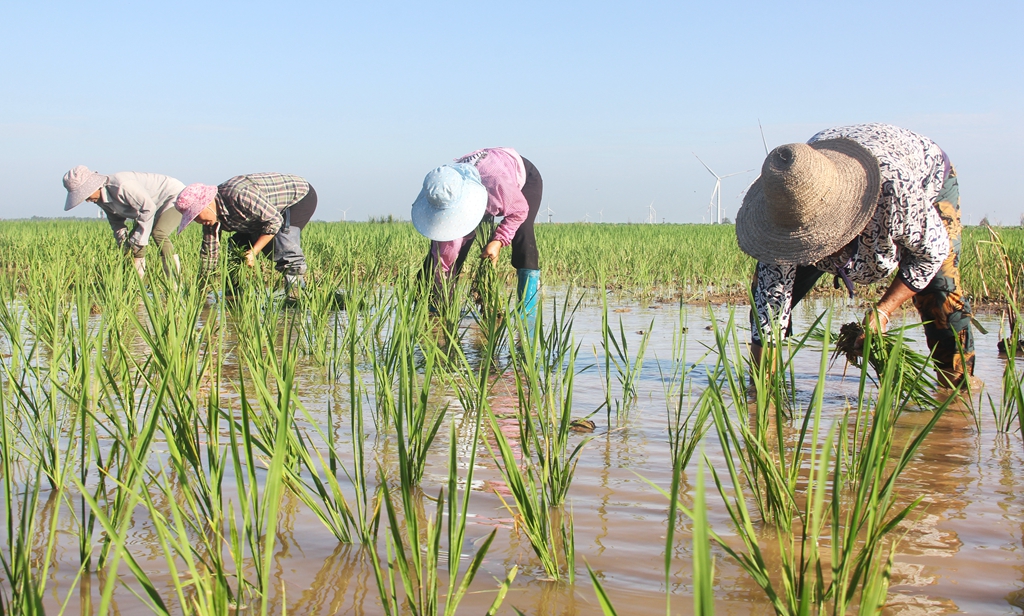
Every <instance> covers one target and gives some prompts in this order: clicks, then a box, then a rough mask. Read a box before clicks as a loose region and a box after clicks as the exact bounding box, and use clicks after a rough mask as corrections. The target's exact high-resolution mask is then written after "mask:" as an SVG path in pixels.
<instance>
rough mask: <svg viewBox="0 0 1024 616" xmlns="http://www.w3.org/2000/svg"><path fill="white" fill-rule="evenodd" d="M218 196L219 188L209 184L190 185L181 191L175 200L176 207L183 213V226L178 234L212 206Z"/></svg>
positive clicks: (179, 227) (179, 226)
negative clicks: (200, 213) (211, 203)
mask: <svg viewBox="0 0 1024 616" xmlns="http://www.w3.org/2000/svg"><path fill="white" fill-rule="evenodd" d="M216 196H217V187H216V186H210V185H209V184H189V185H188V186H186V187H185V188H183V189H181V192H180V193H178V198H177V199H175V200H174V207H176V208H177V209H178V211H179V212H181V224H180V225H178V233H181V232H182V231H184V230H185V227H187V226H188V225H189V223H190V222H192V221H193V220H195V219H196V216H199V212H202V211H203V210H205V209H206V207H207V206H209V205H210V202H211V201H213V199H214V198H215V197H216Z"/></svg>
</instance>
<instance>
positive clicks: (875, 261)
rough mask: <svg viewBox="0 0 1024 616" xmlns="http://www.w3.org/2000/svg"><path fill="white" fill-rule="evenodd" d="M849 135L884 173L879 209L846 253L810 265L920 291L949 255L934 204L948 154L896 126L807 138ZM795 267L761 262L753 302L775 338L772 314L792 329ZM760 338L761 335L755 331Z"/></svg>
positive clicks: (850, 128)
mask: <svg viewBox="0 0 1024 616" xmlns="http://www.w3.org/2000/svg"><path fill="white" fill-rule="evenodd" d="M843 137H845V138H847V139H851V140H853V141H856V142H857V143H859V144H860V145H862V146H864V147H865V148H867V149H868V150H870V151H871V153H872V154H874V155H875V158H877V159H878V167H879V171H880V173H881V183H882V187H881V194H880V196H879V201H878V207H877V208H876V209H875V213H874V215H873V216H872V218H871V220H870V222H868V225H867V226H866V227H865V228H864V230H863V231H861V232H860V234H859V235H858V236H857V237H856V238H854V240H853V241H852V242H850V243H849V244H847V245H846V246H845V247H843V248H842V249H841V250H840V251H839V252H837V253H835V254H833V255H830V256H828V257H825V258H824V259H822V260H820V261H818V262H817V263H812V264H807V265H813V266H814V267H816V268H818V269H820V270H822V271H824V272H828V273H832V274H836V275H839V276H842V275H844V274H845V277H846V278H847V279H849V280H850V281H851V282H853V283H860V284H871V283H875V282H880V281H882V280H885V279H887V278H889V277H890V276H891V275H892V274H893V272H896V271H897V270H898V271H899V274H898V277H899V279H900V280H901V281H903V283H904V284H906V285H907V286H908V287H910V288H911V289H912V290H913V291H914V292H920V291H922V290H924V288H925V287H926V286H928V283H929V282H931V280H932V278H933V277H934V276H935V273H936V272H938V271H939V267H940V266H941V265H942V262H943V261H944V260H945V259H946V257H947V256H948V255H949V234H948V233H947V232H946V227H945V225H943V223H942V219H941V218H940V217H939V213H938V211H937V210H936V209H935V207H934V203H935V200H936V197H937V196H938V194H939V192H940V191H941V190H942V186H943V183H944V182H945V178H946V176H947V175H948V174H949V170H950V165H949V159H948V158H946V155H945V153H943V151H942V150H941V149H940V148H939V146H938V145H936V144H935V142H934V141H932V140H931V139H928V138H927V137H923V136H921V135H918V134H917V133H914V132H911V131H909V130H907V129H905V128H899V127H897V126H891V125H889V124H858V125H855V126H842V127H838V128H830V129H827V130H823V131H821V132H820V133H818V134H817V135H815V136H813V137H811V138H810V140H809V141H808V143H814V142H815V141H822V140H825V139H837V138H843ZM796 268H797V266H796V265H771V264H768V263H763V262H759V263H758V264H757V273H756V276H757V289H756V290H755V292H754V306H755V308H756V310H757V317H758V320H759V321H760V324H761V329H762V331H764V332H765V333H766V335H770V332H771V327H770V325H769V315H774V316H775V318H777V319H778V321H779V328H780V331H782V332H785V331H786V330H787V328H788V327H789V319H790V312H791V309H792V300H793V282H794V281H795V279H796ZM751 334H752V337H753V340H754V342H755V343H758V344H760V343H761V337H760V336H759V334H758V332H757V328H754V329H753V331H752V332H751Z"/></svg>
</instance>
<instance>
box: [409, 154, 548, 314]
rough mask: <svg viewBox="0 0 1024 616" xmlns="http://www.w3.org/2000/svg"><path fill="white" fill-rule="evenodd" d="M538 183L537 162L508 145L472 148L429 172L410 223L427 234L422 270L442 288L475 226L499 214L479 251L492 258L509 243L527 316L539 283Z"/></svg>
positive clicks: (459, 261)
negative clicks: (536, 225) (534, 229)
mask: <svg viewBox="0 0 1024 616" xmlns="http://www.w3.org/2000/svg"><path fill="white" fill-rule="evenodd" d="M543 189H544V182H543V180H541V177H540V173H539V172H538V171H537V168H536V167H534V166H533V163H531V162H530V161H528V160H526V159H525V158H523V157H522V156H520V155H519V153H518V152H516V151H515V150H513V149H512V148H487V149H484V150H477V151H475V152H473V153H471V154H467V155H466V156H463V157H462V158H457V159H455V163H454V164H449V165H444V166H441V167H438V168H437V169H434V170H433V171H431V172H430V173H428V174H427V177H426V178H425V179H424V180H423V190H421V191H420V194H419V196H418V197H416V201H415V202H413V204H412V222H413V225H414V226H415V227H416V230H417V231H419V232H420V233H422V234H423V235H425V236H426V237H427V238H429V239H430V240H432V241H431V243H430V253H429V254H428V255H427V258H426V261H425V262H424V264H423V267H424V271H426V272H428V273H433V274H434V276H435V281H436V284H437V287H438V288H443V287H444V285H445V284H446V283H448V282H450V281H451V279H452V278H454V277H457V276H458V275H459V272H460V271H462V265H463V263H465V261H466V257H467V256H468V255H469V251H470V248H471V247H472V245H473V238H474V237H475V236H476V230H477V227H479V226H480V225H481V224H483V223H485V222H487V223H490V222H493V220H494V217H495V216H503V217H504V218H503V219H502V221H501V222H500V223H499V224H498V226H497V228H496V229H495V230H494V234H493V235H492V236H491V239H490V241H489V242H488V243H487V245H486V246H484V249H483V251H482V252H481V254H480V257H481V258H488V259H490V260H491V262H492V263H497V262H498V253H499V252H500V250H501V248H502V246H509V245H511V246H512V266H513V267H514V268H516V274H517V278H518V284H517V285H516V288H517V292H518V297H519V302H520V304H521V309H522V312H521V314H523V316H525V317H527V318H532V317H533V316H534V315H535V314H536V309H537V288H538V286H539V284H540V266H539V264H538V255H537V239H536V238H535V237H534V233H533V223H534V220H535V219H536V218H537V212H538V211H540V200H541V194H542V192H543Z"/></svg>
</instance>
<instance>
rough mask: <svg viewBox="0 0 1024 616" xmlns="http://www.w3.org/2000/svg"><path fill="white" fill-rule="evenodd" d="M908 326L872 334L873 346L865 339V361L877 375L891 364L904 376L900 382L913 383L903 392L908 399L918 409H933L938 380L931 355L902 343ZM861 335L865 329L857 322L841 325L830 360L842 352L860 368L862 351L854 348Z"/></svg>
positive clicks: (864, 333)
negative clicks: (885, 332) (933, 374)
mask: <svg viewBox="0 0 1024 616" xmlns="http://www.w3.org/2000/svg"><path fill="white" fill-rule="evenodd" d="M910 327H914V326H907V327H902V328H897V329H894V330H891V331H890V332H888V333H887V334H886V335H884V336H875V338H876V340H875V344H873V345H870V346H868V345H867V343H866V342H865V343H864V348H865V349H870V353H869V354H867V363H868V364H870V365H871V367H872V369H874V371H875V374H876V375H878V374H881V373H882V372H884V371H885V369H886V367H887V366H888V365H889V364H892V365H893V366H894V367H895V369H896V370H897V373H898V374H900V375H901V376H903V375H905V376H906V378H901V379H900V382H901V383H904V384H906V385H908V386H911V385H912V386H913V387H912V388H908V389H907V390H906V391H904V392H903V395H904V396H905V397H906V399H907V402H909V403H913V404H914V405H915V406H917V407H918V408H920V409H934V408H935V406H936V404H937V403H936V401H935V397H934V392H935V389H936V388H937V387H938V382H937V381H936V380H935V378H934V377H933V376H932V375H931V372H932V368H933V366H932V362H931V358H930V357H929V356H927V355H922V354H921V353H918V352H916V351H914V350H912V349H911V348H910V347H908V346H907V345H906V344H905V343H904V341H903V336H904V333H905V332H906V331H907V329H909V328H910ZM862 336H866V332H865V330H864V327H863V326H862V325H861V324H860V323H857V322H855V321H854V322H851V323H847V324H845V325H843V326H842V327H841V328H840V330H839V335H838V336H836V337H835V338H834V339H835V341H836V345H835V351H834V352H833V355H832V358H833V360H834V359H835V358H836V357H838V356H839V355H843V356H845V357H846V361H848V362H849V363H851V364H853V365H854V366H858V367H859V366H860V363H861V354H862V350H861V349H860V348H858V347H857V343H858V340H860V339H861V337H862Z"/></svg>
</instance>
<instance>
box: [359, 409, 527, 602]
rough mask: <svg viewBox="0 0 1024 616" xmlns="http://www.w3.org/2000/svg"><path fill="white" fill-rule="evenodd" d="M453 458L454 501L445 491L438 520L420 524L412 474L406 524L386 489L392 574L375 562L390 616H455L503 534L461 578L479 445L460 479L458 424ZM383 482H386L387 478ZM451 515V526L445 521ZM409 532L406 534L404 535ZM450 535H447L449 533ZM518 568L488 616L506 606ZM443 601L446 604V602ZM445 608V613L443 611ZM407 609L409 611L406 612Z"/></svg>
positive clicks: (403, 483) (404, 483) (405, 483)
mask: <svg viewBox="0 0 1024 616" xmlns="http://www.w3.org/2000/svg"><path fill="white" fill-rule="evenodd" d="M480 418H481V414H480V413H477V414H476V420H475V421H474V427H473V433H472V442H473V443H477V442H479V437H480V423H481V422H480ZM449 437H450V440H449V456H448V499H447V501H446V500H445V493H444V489H441V491H440V492H439V493H438V496H437V501H436V502H437V507H436V510H435V513H434V516H432V517H428V518H427V519H426V520H425V521H422V522H421V520H420V513H419V502H418V500H419V499H417V498H416V495H417V492H416V491H415V486H414V484H411V483H409V479H410V477H409V476H408V473H402V474H401V477H400V483H399V491H400V492H401V504H402V514H403V520H402V521H401V522H400V521H399V518H398V513H397V507H396V506H395V504H394V502H393V499H392V497H391V494H390V491H388V490H384V493H383V496H384V504H385V510H386V511H387V515H388V527H389V531H390V532H389V533H388V534H386V536H385V542H386V547H387V554H388V568H387V569H388V571H385V570H384V567H382V566H381V565H380V563H379V561H378V560H376V559H375V560H374V564H375V567H374V572H375V575H376V577H377V584H378V588H379V589H381V592H382V596H381V598H382V603H383V605H384V608H385V613H387V614H397V613H403V612H406V611H408V612H411V613H413V614H417V615H424V616H427V615H431V616H432V615H436V614H442V613H443V614H445V616H453V615H454V614H455V613H456V611H457V609H458V606H459V604H460V603H461V602H462V599H463V598H465V596H466V593H467V592H468V590H469V585H470V584H471V583H472V582H473V579H474V578H475V577H476V574H477V573H478V572H479V570H480V566H481V565H482V564H483V560H484V557H485V556H486V555H487V551H488V549H490V546H491V542H492V541H493V540H494V537H495V535H496V534H497V530H492V531H491V533H490V534H489V535H488V536H487V538H486V539H485V540H484V541H483V543H481V544H480V547H479V548H478V549H477V551H476V554H474V555H473V557H472V558H471V559H470V562H469V565H468V568H467V569H466V571H465V573H464V574H463V575H462V578H461V579H460V578H459V570H460V563H461V561H462V552H463V549H464V547H465V538H466V523H467V520H468V515H469V499H470V494H471V490H470V486H471V485H472V482H473V471H474V469H475V466H476V446H475V445H474V446H473V447H470V448H469V450H470V454H469V460H468V461H467V464H466V468H467V469H468V470H467V475H466V477H465V479H461V480H460V478H459V475H458V468H459V456H458V448H459V440H458V435H457V433H456V429H455V424H454V423H452V424H451V427H450V433H449ZM382 482H383V477H382ZM460 484H462V485H464V486H465V496H464V497H463V498H462V499H461V502H460V499H459V498H458V496H457V495H458V492H459V485H460ZM446 514H447V519H448V521H447V524H446V525H445V524H444V523H443V522H442V518H444V517H445V515H446ZM403 529H404V532H403ZM445 531H447V532H445ZM443 534H446V536H447V549H445V548H442V544H441V537H442V535H443ZM444 562H447V564H448V566H447V568H448V579H447V586H446V589H445V592H444V593H443V595H442V592H441V586H442V567H443V563H444ZM517 571H518V567H513V568H512V569H511V570H510V571H509V573H508V575H507V576H506V578H505V580H504V581H503V582H502V583H501V584H500V585H499V588H498V591H497V595H496V597H495V600H494V602H493V603H492V604H491V606H490V608H489V610H488V611H487V613H488V614H494V613H495V612H496V611H497V609H498V608H499V607H500V606H501V603H502V602H503V601H504V598H505V595H506V593H507V592H508V588H509V586H510V585H511V584H512V581H513V580H514V579H515V577H516V573H517ZM395 572H397V574H398V577H399V579H400V580H401V584H402V588H403V590H404V601H403V599H402V597H400V596H399V595H398V593H397V584H396V583H395V579H394V578H395ZM442 599H443V601H442ZM442 603H443V605H444V608H443V610H442V608H441V606H442ZM403 608H404V609H403Z"/></svg>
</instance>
